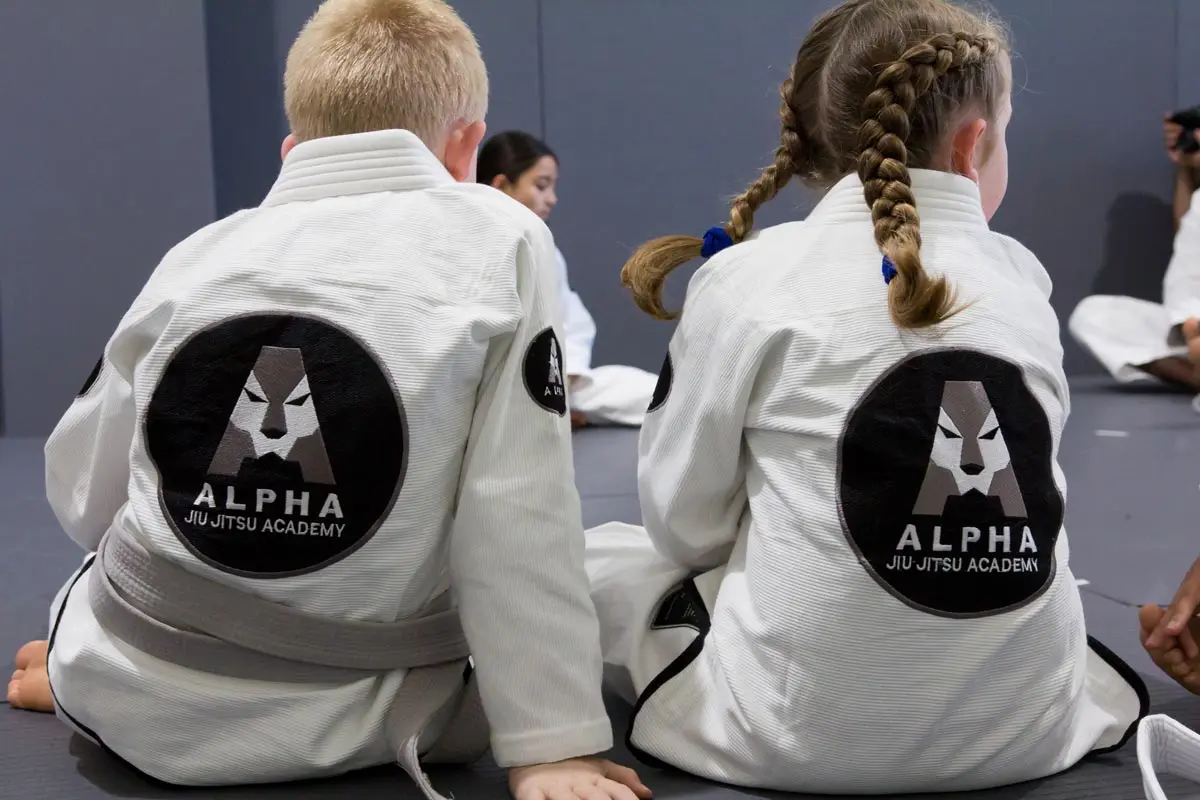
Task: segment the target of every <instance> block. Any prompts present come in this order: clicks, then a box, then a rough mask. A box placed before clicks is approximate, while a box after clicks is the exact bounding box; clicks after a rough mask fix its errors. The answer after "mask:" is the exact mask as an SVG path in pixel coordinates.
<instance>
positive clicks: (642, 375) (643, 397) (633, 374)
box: [571, 365, 658, 428]
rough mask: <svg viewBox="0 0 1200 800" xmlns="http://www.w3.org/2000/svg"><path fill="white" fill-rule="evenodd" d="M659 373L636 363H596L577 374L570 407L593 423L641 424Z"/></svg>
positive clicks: (631, 425) (636, 425) (637, 425)
mask: <svg viewBox="0 0 1200 800" xmlns="http://www.w3.org/2000/svg"><path fill="white" fill-rule="evenodd" d="M657 382H658V376H657V375H653V374H651V373H649V372H646V371H645V370H642V369H638V368H637V367H624V366H618V365H610V366H604V367H593V368H592V369H589V370H588V371H587V372H585V373H583V374H581V375H579V376H578V377H577V378H576V383H575V386H574V388H573V389H572V390H571V410H572V411H580V412H582V413H583V414H584V416H586V417H587V421H588V422H589V423H590V424H592V425H625V426H629V427H635V428H637V427H641V425H642V422H643V420H645V418H646V409H647V408H649V406H650V398H651V397H652V396H653V395H654V386H655V384H656V383H657Z"/></svg>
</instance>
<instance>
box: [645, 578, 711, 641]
mask: <svg viewBox="0 0 1200 800" xmlns="http://www.w3.org/2000/svg"><path fill="white" fill-rule="evenodd" d="M710 624H711V622H710V620H709V616H708V609H707V608H705V606H704V598H703V597H701V596H700V590H699V589H697V588H696V582H695V581H694V580H692V579H691V578H689V579H687V580H685V581H684V582H683V583H681V584H679V585H678V586H676V587H675V588H674V589H672V590H671V591H670V592H668V593H667V594H666V595H665V596H664V597H663V599H662V600H661V601H659V604H658V608H657V609H656V610H655V611H654V619H653V621H651V623H650V629H651V630H665V629H667V628H691V629H692V630H694V631H696V632H697V633H707V632H708V629H709V626H710Z"/></svg>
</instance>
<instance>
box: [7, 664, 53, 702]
mask: <svg viewBox="0 0 1200 800" xmlns="http://www.w3.org/2000/svg"><path fill="white" fill-rule="evenodd" d="M8 704H9V705H10V706H12V707H13V708H21V709H24V710H26V711H42V712H46V713H53V711H54V698H53V697H52V696H51V694H50V675H49V674H48V673H47V672H46V668H45V667H41V668H35V669H19V670H17V671H16V672H14V673H13V675H12V680H10V681H9V682H8Z"/></svg>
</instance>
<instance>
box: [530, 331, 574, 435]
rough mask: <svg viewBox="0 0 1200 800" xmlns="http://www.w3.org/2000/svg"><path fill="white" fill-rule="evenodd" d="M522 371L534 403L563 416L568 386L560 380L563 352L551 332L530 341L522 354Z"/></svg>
mask: <svg viewBox="0 0 1200 800" xmlns="http://www.w3.org/2000/svg"><path fill="white" fill-rule="evenodd" d="M522 371H523V372H524V377H525V388H526V389H527V390H528V391H529V396H530V397H532V398H533V402H535V403H537V404H538V405H539V406H541V407H542V408H544V409H546V410H547V411H549V412H551V413H553V414H557V415H558V416H560V417H562V416H566V413H567V384H566V381H565V380H564V379H563V359H562V348H561V347H560V346H559V344H558V337H557V336H555V335H554V329H553V328H546V329H545V330H544V331H542V332H541V333H539V334H538V335H537V336H535V337H533V341H531V342H530V343H529V347H528V348H526V350H525V361H524V363H523V365H522Z"/></svg>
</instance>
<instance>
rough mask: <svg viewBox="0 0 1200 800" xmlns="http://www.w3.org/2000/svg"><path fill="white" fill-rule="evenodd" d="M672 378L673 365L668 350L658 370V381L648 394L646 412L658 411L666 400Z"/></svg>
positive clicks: (673, 377)
mask: <svg viewBox="0 0 1200 800" xmlns="http://www.w3.org/2000/svg"><path fill="white" fill-rule="evenodd" d="M674 380H675V367H674V365H673V364H672V362H671V353H670V352H668V353H667V356H666V358H664V359H663V365H662V369H661V370H659V372H658V382H657V383H655V384H654V394H652V395H651V396H650V407H649V408H647V409H646V413H647V414H649V413H652V412H655V411H658V410H659V409H660V408H662V407H663V404H664V403H666V402H667V397H668V396H669V395H670V394H671V384H672V383H673V382H674Z"/></svg>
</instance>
